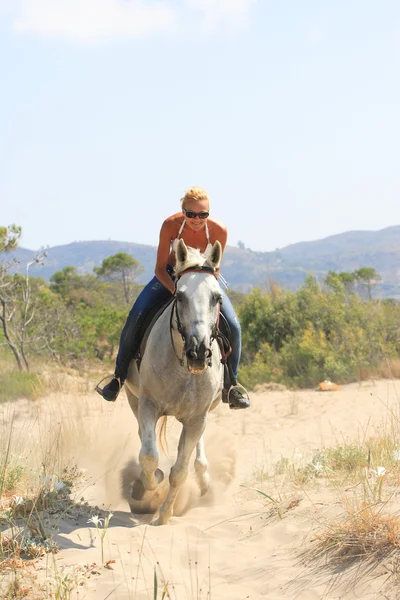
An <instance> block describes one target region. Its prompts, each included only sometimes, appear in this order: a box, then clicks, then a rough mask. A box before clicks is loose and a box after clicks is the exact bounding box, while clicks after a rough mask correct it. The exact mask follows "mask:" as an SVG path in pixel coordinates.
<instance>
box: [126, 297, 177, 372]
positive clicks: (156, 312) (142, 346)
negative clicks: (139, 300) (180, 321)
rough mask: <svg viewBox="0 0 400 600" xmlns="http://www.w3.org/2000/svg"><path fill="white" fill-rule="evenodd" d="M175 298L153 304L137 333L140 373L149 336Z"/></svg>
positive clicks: (137, 357)
mask: <svg viewBox="0 0 400 600" xmlns="http://www.w3.org/2000/svg"><path fill="white" fill-rule="evenodd" d="M173 300H174V297H173V296H171V298H168V299H167V300H161V301H159V302H156V303H155V304H153V306H152V307H151V308H150V309H149V310H148V312H147V314H146V315H145V317H144V319H143V323H142V324H141V326H140V328H139V331H138V333H137V336H138V337H137V343H138V344H137V347H138V351H137V354H136V355H135V357H134V358H135V359H136V362H137V368H138V371H140V363H141V362H142V356H143V354H144V351H145V350H146V344H147V340H148V339H149V335H150V333H151V330H152V329H153V327H154V325H155V324H156V322H157V321H158V319H159V318H160V317H161V315H162V314H163V312H164V311H165V310H166V309H167V308H168V306H169V305H170V304H171V303H172V302H173Z"/></svg>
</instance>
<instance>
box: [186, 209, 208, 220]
mask: <svg viewBox="0 0 400 600" xmlns="http://www.w3.org/2000/svg"><path fill="white" fill-rule="evenodd" d="M183 213H184V215H185V217H187V218H188V219H195V218H196V217H199V219H207V217H208V216H209V215H210V213H209V212H208V211H207V210H202V211H200V212H195V211H194V210H186V208H184V209H183Z"/></svg>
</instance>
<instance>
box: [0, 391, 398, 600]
mask: <svg viewBox="0 0 400 600" xmlns="http://www.w3.org/2000/svg"><path fill="white" fill-rule="evenodd" d="M398 389H399V390H400V388H399V386H398V383H397V382H395V383H394V382H390V381H382V382H377V383H368V384H365V383H364V384H363V385H361V386H359V385H355V384H354V385H349V386H346V387H344V388H342V390H341V391H339V392H329V393H318V392H315V391H309V390H308V391H301V392H289V391H265V392H263V393H257V394H253V395H252V408H251V409H250V410H247V411H243V412H235V411H229V409H228V408H227V407H226V406H225V405H221V406H220V407H219V408H218V409H217V411H216V412H215V413H214V414H213V415H211V416H210V423H209V426H208V429H207V432H206V452H207V455H208V459H209V462H210V473H211V479H212V488H211V490H210V492H209V494H207V496H206V497H205V498H203V499H199V498H198V493H197V488H196V486H195V485H194V482H193V481H192V480H189V482H188V484H187V485H186V486H185V490H184V493H183V494H182V495H181V498H180V501H179V509H180V511H184V510H185V509H187V508H188V507H192V508H191V509H190V510H188V511H187V512H186V514H184V515H183V516H180V517H173V518H172V519H171V522H170V525H168V526H164V527H151V526H149V525H148V523H149V522H150V521H151V517H150V516H149V515H141V516H133V515H131V514H130V511H129V506H128V503H127V501H126V499H125V498H124V497H123V494H122V492H121V484H120V479H121V470H123V468H124V466H125V465H126V464H127V463H128V462H129V461H130V460H132V459H133V458H135V456H137V452H138V448H139V446H138V440H137V435H136V424H135V421H134V418H133V415H132V414H131V412H130V410H129V407H128V405H127V401H126V399H125V397H124V396H121V397H120V398H119V399H118V401H117V403H116V404H112V405H108V404H106V403H105V402H104V401H102V400H101V398H99V397H97V396H95V395H94V394H93V395H91V396H87V397H83V396H69V395H64V396H59V397H57V398H48V399H46V400H44V401H42V402H41V404H40V414H38V415H37V416H36V417H35V418H34V419H33V420H32V421H31V423H36V424H37V423H39V430H40V429H41V430H42V431H43V432H44V431H45V430H46V428H47V429H49V430H51V428H52V427H54V424H55V423H58V424H59V425H58V427H59V430H60V432H61V438H60V443H59V446H60V449H59V451H60V460H63V461H65V460H66V457H72V458H73V460H75V461H77V462H78V464H79V466H80V467H82V468H84V469H86V473H87V476H88V477H89V478H90V485H89V486H88V487H87V489H86V490H85V492H84V495H85V498H86V499H87V500H88V501H89V502H90V503H91V504H92V505H97V506H99V507H100V508H102V509H110V510H112V511H113V512H114V517H113V518H112V520H111V523H110V527H109V530H108V533H107V536H106V537H105V542H104V548H105V557H106V559H112V560H115V563H112V564H111V565H110V566H111V567H112V569H104V568H100V569H99V570H100V575H96V574H95V575H93V576H92V577H91V579H90V581H89V582H87V584H86V585H85V586H84V588H81V590H80V594H79V598H80V599H81V600H82V598H85V599H86V598H87V599H93V600H100V599H104V600H105V599H106V598H113V599H120V600H123V599H133V598H135V599H136V598H137V599H143V600H144V599H146V600H147V599H150V600H153V597H154V596H153V579H154V568H155V566H157V569H158V582H159V586H160V587H159V596H158V597H159V598H161V597H162V587H163V586H162V582H161V580H162V578H164V581H165V582H168V588H167V589H168V592H169V594H170V596H166V597H167V598H168V597H170V598H172V599H174V600H200V599H206V598H212V599H213V600H219V599H230V600H244V599H245V598H249V599H251V600H258V599H261V598H269V599H271V600H273V599H275V598H283V597H285V598H288V599H295V598H299V599H301V600H312V599H321V598H327V599H336V598H341V599H343V600H344V599H346V600H347V599H350V598H362V599H364V598H365V599H367V598H385V597H389V596H384V595H381V593H380V591H379V590H380V588H381V586H382V584H383V582H384V577H378V576H376V575H375V577H374V578H373V579H372V580H371V581H368V579H366V578H365V577H363V578H362V579H361V580H360V581H359V583H358V584H357V585H356V586H353V587H352V588H351V589H350V588H349V587H347V588H346V589H345V591H344V588H343V586H342V587H340V586H338V585H337V582H335V580H332V578H331V576H329V575H327V574H326V573H324V572H322V571H321V570H317V571H313V570H312V569H311V568H309V567H308V568H306V567H305V566H304V565H303V564H302V563H301V562H300V561H299V558H298V556H299V552H300V551H301V550H303V549H304V548H305V547H306V544H307V542H308V541H309V540H310V538H311V536H312V532H313V531H314V530H317V529H318V528H320V527H321V526H322V525H323V523H324V522H325V519H326V518H327V516H330V517H332V516H334V515H335V514H337V511H338V508H337V502H336V501H337V498H335V496H334V493H333V492H332V491H331V490H329V489H327V488H326V489H324V488H323V487H321V486H320V487H315V486H314V487H312V488H311V489H308V490H306V492H307V493H306V494H305V493H304V490H303V491H302V490H297V491H296V490H293V489H289V488H284V489H281V488H280V487H279V486H280V483H279V481H278V480H275V479H271V480H270V481H269V484H268V487H264V489H266V490H268V493H269V494H270V495H271V496H272V497H274V498H276V499H279V498H281V499H282V498H283V499H285V498H286V499H287V502H289V501H290V500H291V499H294V498H299V499H300V500H301V501H300V502H299V504H298V506H294V507H293V508H292V509H291V510H290V511H288V512H287V513H286V514H285V515H284V518H283V519H281V520H280V519H279V518H277V517H274V518H271V514H270V509H271V502H269V501H268V500H264V499H263V498H262V497H261V496H260V495H259V494H257V493H255V492H252V491H249V490H248V489H247V488H246V486H250V487H251V486H254V485H255V482H254V477H255V476H257V477H258V478H260V477H262V474H264V475H265V474H267V473H269V474H271V473H273V471H274V465H275V464H276V463H277V461H279V460H280V459H281V458H282V457H286V458H289V459H292V458H293V457H294V456H300V454H302V456H303V458H302V459H301V460H305V459H306V457H307V456H308V455H310V453H312V451H313V450H315V449H316V448H321V447H322V446H329V445H335V444H337V443H341V442H343V441H352V440H357V439H362V438H363V437H364V436H367V435H374V434H375V433H376V431H377V429H379V428H385V427H386V428H387V427H388V423H389V421H390V415H391V413H396V414H398V391H397V390H398ZM388 407H389V408H388ZM31 409H32V405H31V404H30V405H29V404H28V403H20V404H19V405H18V408H17V422H18V423H23V424H24V425H23V426H24V427H25V428H26V427H28V424H27V423H28V421H29V418H28V414H27V413H28V412H30V413H31ZM4 410H6V409H5V408H4V407H3V411H4ZM30 418H32V414H31V415H30ZM178 433H179V428H178V427H177V425H172V426H170V427H169V449H170V455H171V456H173V454H174V451H175V448H176V438H177V435H178ZM43 435H44V434H43ZM299 460H300V459H299ZM170 464H171V459H167V458H162V460H161V466H162V468H163V469H164V470H165V471H166V472H167V473H168V466H169V465H170ZM258 485H261V484H260V482H258ZM95 513H96V510H94V511H93V514H95ZM56 539H57V543H58V544H59V546H60V548H61V549H62V551H61V552H60V554H58V555H57V557H56V558H57V565H59V567H60V566H61V565H68V566H71V567H72V566H73V565H76V564H79V563H85V564H89V563H93V562H96V563H97V564H100V544H99V541H98V539H97V538H96V532H95V530H94V528H93V527H91V526H89V525H88V524H87V517H83V516H82V517H80V518H78V519H77V521H76V523H71V522H69V523H65V522H62V523H61V524H60V533H59V535H58V536H57V538H56ZM43 564H44V563H43ZM353 576H354V577H355V576H356V574H352V575H347V576H346V581H347V583H349V582H350V583H351V581H352V579H351V577H353ZM354 581H355V579H354ZM393 597H395V596H393Z"/></svg>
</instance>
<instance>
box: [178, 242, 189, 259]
mask: <svg viewBox="0 0 400 600" xmlns="http://www.w3.org/2000/svg"><path fill="white" fill-rule="evenodd" d="M175 255H176V261H177V262H178V263H180V264H184V263H185V262H186V261H187V257H188V251H187V247H186V244H185V242H184V241H183V240H179V242H178V245H177V246H176V251H175Z"/></svg>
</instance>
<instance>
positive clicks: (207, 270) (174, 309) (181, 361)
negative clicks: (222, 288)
mask: <svg viewBox="0 0 400 600" xmlns="http://www.w3.org/2000/svg"><path fill="white" fill-rule="evenodd" d="M186 273H204V274H205V275H214V277H215V278H216V279H217V278H218V277H217V274H216V273H215V269H213V267H208V266H207V265H203V266H198V267H189V268H188V269H185V270H184V271H182V272H181V273H179V275H178V276H177V278H176V281H175V294H174V299H173V302H172V310H171V317H170V321H169V332H170V336H171V345H172V348H173V351H174V354H175V356H176V358H177V359H178V360H179V364H180V365H181V367H183V366H184V357H185V345H186V341H185V338H184V336H183V333H182V325H181V320H180V318H179V313H178V304H177V298H176V287H177V283H178V281H179V279H180V278H181V277H182V275H186ZM174 312H175V316H176V325H177V329H178V332H179V333H180V334H181V337H182V340H183V348H182V357H180V356H179V355H178V353H177V351H176V346H175V342H174V336H173V335H172V331H173V320H174ZM220 314H221V303H220V302H218V315H217V320H216V323H215V325H214V327H213V330H212V333H211V343H212V342H213V341H214V340H215V339H217V336H218V326H219V319H220ZM211 361H212V358H211V357H210V358H209V359H208V361H207V364H208V366H209V367H211V364H212V362H211Z"/></svg>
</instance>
